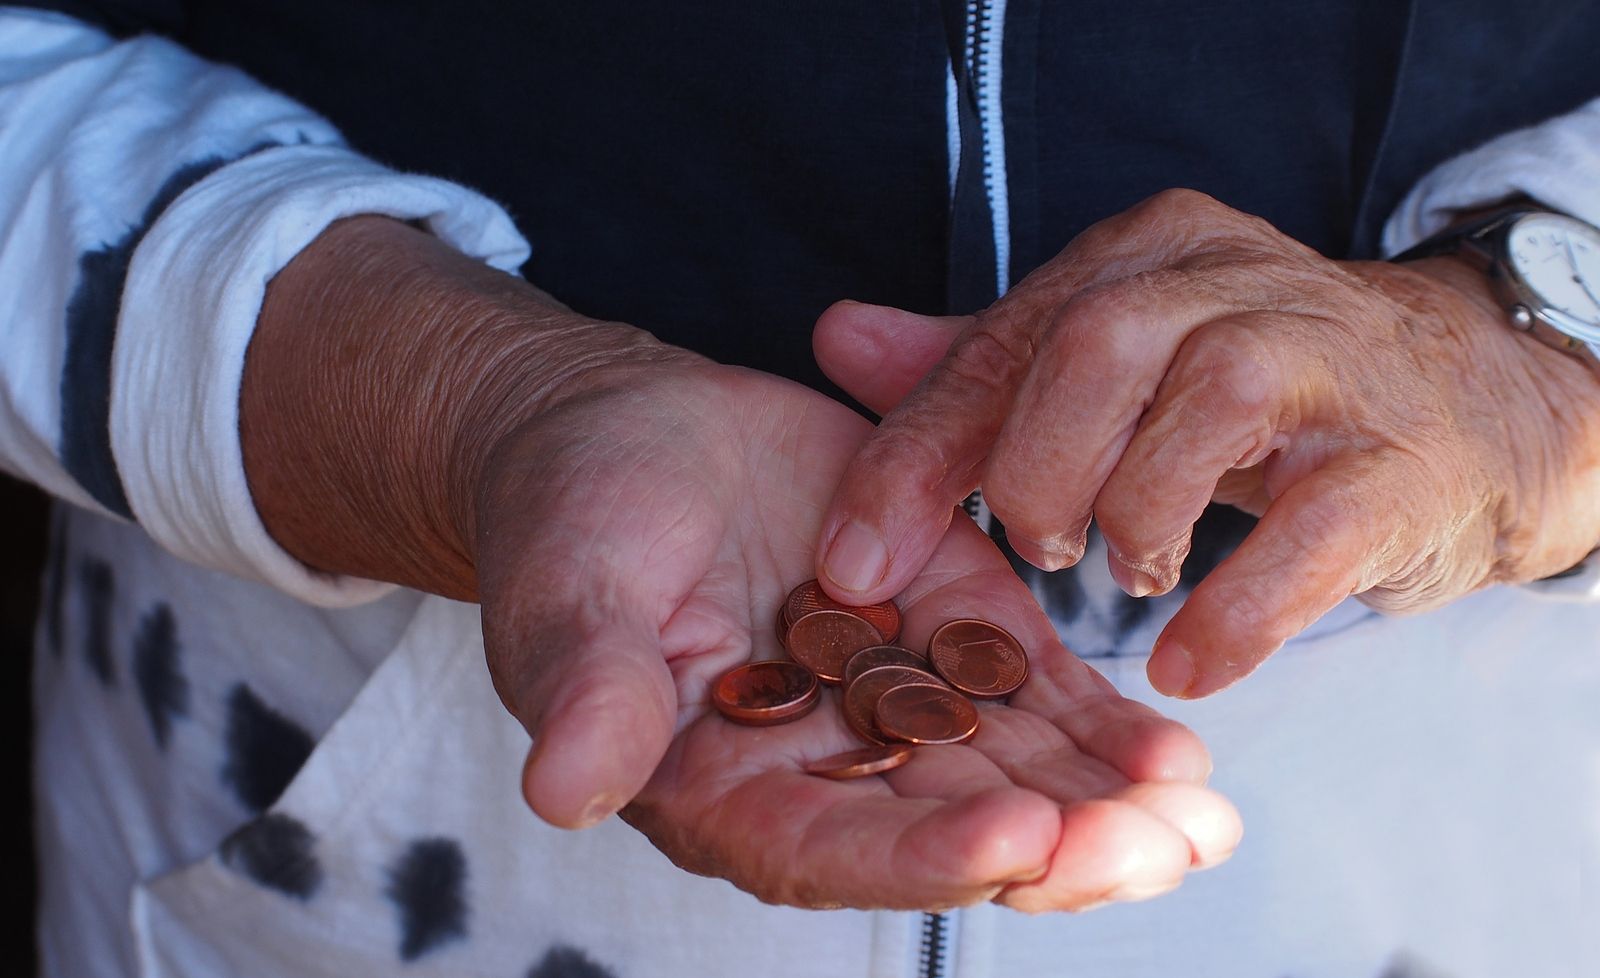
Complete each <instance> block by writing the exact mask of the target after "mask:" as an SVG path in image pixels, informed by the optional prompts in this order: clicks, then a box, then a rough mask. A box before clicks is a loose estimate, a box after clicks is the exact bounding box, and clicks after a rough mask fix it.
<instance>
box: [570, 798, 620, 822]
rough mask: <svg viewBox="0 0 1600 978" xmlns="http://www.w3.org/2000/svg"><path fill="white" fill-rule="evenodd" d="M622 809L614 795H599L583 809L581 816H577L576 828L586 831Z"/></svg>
mask: <svg viewBox="0 0 1600 978" xmlns="http://www.w3.org/2000/svg"><path fill="white" fill-rule="evenodd" d="M621 807H622V803H621V802H619V801H618V800H617V797H616V796H615V795H612V794H609V793H601V794H598V795H595V796H594V798H592V799H590V801H589V804H587V805H585V806H584V808H583V814H581V815H579V816H578V822H577V825H576V828H580V829H586V828H589V827H590V826H593V825H598V824H600V823H601V822H604V821H605V820H606V819H608V818H610V817H611V816H612V815H613V814H615V812H616V810H617V809H619V808H621Z"/></svg>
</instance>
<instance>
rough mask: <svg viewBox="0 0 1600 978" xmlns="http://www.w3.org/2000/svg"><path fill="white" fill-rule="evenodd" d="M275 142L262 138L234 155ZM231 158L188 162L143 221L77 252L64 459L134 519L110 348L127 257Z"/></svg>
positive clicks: (98, 494)
mask: <svg viewBox="0 0 1600 978" xmlns="http://www.w3.org/2000/svg"><path fill="white" fill-rule="evenodd" d="M275 145H277V144H276V143H274V142H264V143H260V144H258V145H256V146H253V147H251V148H250V149H249V150H248V151H246V152H245V153H243V154H241V155H240V156H239V157H235V159H242V158H243V157H244V156H249V155H251V154H252V153H257V152H260V151H261V150H264V149H269V148H271V147H273V146H275ZM229 162H231V160H230V159H227V158H224V157H220V156H213V157H208V158H206V159H203V160H197V161H195V162H193V163H190V164H188V165H186V166H184V167H181V168H180V169H178V170H177V171H176V172H174V173H173V174H172V176H170V177H168V178H167V180H166V182H165V183H163V184H162V185H161V187H160V189H158V190H157V191H156V194H155V197H154V198H153V199H152V200H151V201H150V204H149V206H147V207H146V208H145V211H144V214H143V216H141V217H140V219H139V221H138V223H137V224H135V225H134V226H133V227H130V228H129V229H128V230H127V232H126V233H124V234H123V236H122V237H121V238H118V239H117V240H116V241H113V242H110V243H108V244H104V245H101V246H100V247H98V248H95V249H92V250H90V251H86V252H84V253H83V254H82V255H81V256H79V258H78V287H77V288H76V289H75V290H74V291H73V293H72V298H71V299H70V300H68V302H67V321H66V337H67V345H66V352H65V355H64V357H63V361H62V368H61V444H60V448H61V464H62V465H63V466H64V467H65V468H66V470H67V471H68V472H69V473H71V475H72V477H73V478H74V479H76V480H77V482H78V484H79V485H80V486H82V487H83V488H84V490H85V491H86V492H88V493H89V495H91V496H93V497H94V498H95V501H97V502H98V503H100V505H102V506H104V507H105V508H107V509H109V510H111V511H112V512H113V513H117V514H118V515H120V516H125V517H128V518H130V519H131V518H132V517H133V510H132V509H130V508H129V506H128V496H127V493H126V492H125V491H124V490H123V487H122V477H121V475H120V474H119V473H118V471H117V463H116V459H115V458H114V457H113V456H112V454H111V348H112V342H113V340H114V339H115V337H116V331H117V311H118V310H119V309H120V308H121V307H122V290H123V287H124V286H125V285H126V284H127V281H128V264H129V263H130V262H131V261H132V260H133V252H134V249H136V248H138V246H139V242H141V241H143V240H144V237H145V235H146V234H148V233H149V231H150V227H151V225H153V224H155V222H156V219H157V218H159V217H160V216H161V215H162V213H164V212H165V211H166V209H167V208H168V207H170V206H171V205H172V202H173V201H175V200H177V199H178V197H179V196H181V195H182V194H183V192H184V191H185V190H188V189H189V188H190V187H192V186H194V185H195V184H197V183H199V182H200V181H201V180H203V179H205V178H206V177H208V176H210V175H211V174H212V173H214V172H216V171H217V170H218V169H221V168H222V167H223V166H224V165H225V164H227V163H229Z"/></svg>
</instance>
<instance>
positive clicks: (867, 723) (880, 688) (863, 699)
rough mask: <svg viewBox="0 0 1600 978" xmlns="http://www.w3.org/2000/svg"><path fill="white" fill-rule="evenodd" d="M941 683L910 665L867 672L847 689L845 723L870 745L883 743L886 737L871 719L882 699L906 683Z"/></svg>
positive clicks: (879, 667)
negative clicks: (885, 694) (879, 700)
mask: <svg viewBox="0 0 1600 978" xmlns="http://www.w3.org/2000/svg"><path fill="white" fill-rule="evenodd" d="M938 682H939V680H938V679H937V678H935V677H934V676H932V675H931V674H929V673H926V672H924V671H922V670H921V669H914V668H912V667H910V666H878V667H877V668H875V669H868V670H866V671H865V672H863V673H861V675H859V676H857V677H856V678H855V680H854V681H853V682H852V683H850V685H849V686H847V687H846V688H845V691H844V722H845V723H846V724H848V725H849V727H850V729H851V730H852V731H854V732H855V735H856V736H857V737H860V738H861V739H862V740H865V741H866V742H867V743H869V744H881V743H883V741H884V736H883V734H882V733H881V732H880V731H879V730H878V725H877V723H875V722H874V721H873V719H872V717H873V711H874V710H876V709H877V707H878V699H879V697H881V696H883V694H884V693H887V692H888V691H889V690H891V689H894V688H895V687H896V686H904V685H905V684H907V683H934V684H936V683H938Z"/></svg>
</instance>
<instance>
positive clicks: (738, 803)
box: [241, 218, 1240, 910]
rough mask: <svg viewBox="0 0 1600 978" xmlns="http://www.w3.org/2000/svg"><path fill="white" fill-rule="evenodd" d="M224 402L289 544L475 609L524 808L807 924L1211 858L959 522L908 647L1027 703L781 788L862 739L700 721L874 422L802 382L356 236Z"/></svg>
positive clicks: (758, 636) (828, 719) (420, 251)
mask: <svg viewBox="0 0 1600 978" xmlns="http://www.w3.org/2000/svg"><path fill="white" fill-rule="evenodd" d="M241 416H242V429H243V436H244V446H245V461H246V468H247V471H248V473H249V477H250V483H251V488H252V492H253V493H254V496H255V499H256V503H257V506H258V508H259V509H260V511H261V513H262V516H263V518H264V520H265V521H266V524H267V526H268V528H269V529H270V530H271V531H272V532H273V534H274V535H275V536H276V537H277V538H278V539H279V540H280V541H281V542H282V543H283V544H284V545H285V546H286V547H287V548H288V549H289V550H290V552H292V553H294V554H296V555H297V556H299V557H300V558H301V559H303V560H305V561H306V562H307V563H309V564H311V565H312V566H315V567H319V568H323V569H326V570H332V571H341V572H346V573H354V574H360V575H364V576H367V577H375V578H381V579H386V580H393V581H398V582H401V583H405V584H408V585H411V586H414V587H419V588H424V589H426V590H430V591H434V592H437V593H441V594H446V595H450V596H453V597H457V598H461V599H465V600H479V599H481V602H482V606H483V632H484V642H485V646H486V649H487V653H488V664H489V669H490V672H491V674H492V675H493V678H494V681H495V685H496V688H497V689H498V690H499V692H500V695H501V698H502V700H503V701H504V702H505V705H506V707H507V708H508V709H509V710H510V711H511V712H512V713H513V714H514V715H515V716H516V717H517V718H518V719H519V720H521V721H522V723H523V724H524V726H525V727H526V728H527V730H528V732H529V733H530V734H532V736H533V738H534V747H533V750H532V753H531V754H530V756H529V759H528V763H527V766H526V768H525V770H524V771H523V772H522V789H523V792H524V794H525V796H526V798H527V800H528V803H529V804H530V805H531V806H532V807H533V809H534V810H535V811H537V812H538V813H539V814H540V815H542V816H544V817H545V818H546V819H548V820H550V821H551V822H553V823H555V824H557V825H563V826H582V825H587V824H591V823H593V822H595V821H597V820H599V819H600V818H603V817H605V816H607V815H610V814H611V813H612V812H615V811H617V810H618V809H621V810H622V813H623V817H624V818H626V819H628V820H629V821H630V822H632V824H634V825H635V826H636V827H638V828H639V829H640V830H641V831H643V832H644V833H645V834H646V835H647V836H648V837H649V838H650V839H651V840H652V841H653V842H654V843H655V844H656V845H657V846H658V847H660V848H661V850H662V851H663V852H665V853H666V854H667V855H668V856H669V857H671V858H672V859H673V860H674V861H676V862H677V863H678V864H679V865H682V866H684V867H685V868H687V869H690V870H693V871H695V872H699V873H705V874H710V875H715V876H720V877H723V878H725V879H728V880H730V881H732V882H733V883H735V884H736V885H738V886H740V887H742V888H744V889H746V890H748V891H750V892H752V893H754V894H756V895H757V896H759V897H761V898H763V899H765V900H770V901H776V902H783V903H792V904H799V905H803V906H838V905H849V906H856V907H908V908H909V907H921V908H927V907H944V906H950V905H954V904H962V903H970V902H972V901H976V900H985V899H995V900H999V901H1001V902H1004V903H1007V904H1009V905H1012V906H1016V907H1021V908H1024V909H1035V910H1044V909H1056V908H1081V907H1085V906H1087V905H1090V904H1093V903H1096V902H1100V901H1104V900H1118V899H1138V898H1142V897H1148V896H1152V895H1154V894H1156V893H1159V892H1163V891H1165V890H1167V889H1170V888H1171V887H1173V886H1175V885H1177V883H1178V882H1179V881H1180V880H1181V878H1182V877H1183V875H1184V874H1185V873H1186V872H1187V871H1188V870H1189V869H1190V868H1193V867H1200V866H1206V865H1210V864H1212V863H1215V862H1218V861H1220V860H1222V859H1224V858H1226V857H1227V855H1228V853H1230V852H1231V851H1232V849H1233V847H1234V845H1235V844H1236V843H1237V841H1238V838H1239V831H1240V829H1239V823H1238V816H1237V814H1236V813H1235V812H1234V810H1233V808H1232V807H1231V806H1230V805H1229V804H1228V803H1227V801H1225V800H1224V799H1223V798H1222V797H1221V796H1219V795H1217V794H1216V793H1214V792H1212V791H1210V790H1208V789H1206V788H1204V787H1201V783H1202V782H1203V781H1204V780H1205V777H1206V774H1207V773H1208V771H1209V768H1210V762H1209V760H1208V759H1207V756H1206V752H1205V748H1204V747H1203V746H1202V745H1201V744H1200V742H1199V740H1198V739H1197V738H1196V737H1195V736H1194V734H1192V733H1191V732H1189V731H1188V730H1187V729H1185V728H1183V727H1182V726H1180V725H1179V724H1177V723H1175V722H1173V721H1170V720H1166V719H1164V718H1162V717H1160V716H1159V715H1158V714H1156V713H1155V712H1154V711H1152V710H1150V709H1149V708H1147V707H1144V706H1141V705H1139V704H1137V703H1134V702H1131V701H1129V700H1126V699H1123V698H1122V697H1121V696H1118V695H1117V694H1116V692H1115V691H1114V690H1113V689H1111V688H1110V686H1109V684H1107V683H1105V682H1104V681H1103V680H1102V679H1101V678H1100V677H1099V676H1098V675H1097V674H1095V673H1094V672H1093V671H1092V670H1091V669H1089V668H1088V667H1087V666H1085V665H1083V664H1082V663H1081V662H1079V661H1078V660H1077V659H1076V658H1075V657H1073V656H1072V655H1071V654H1069V653H1068V652H1067V651H1066V649H1064V648H1063V647H1062V646H1061V644H1060V642H1059V641H1058V640H1057V639H1056V637H1055V635H1054V632H1053V631H1052V629H1051V627H1050V624H1049V622H1048V621H1046V620H1045V618H1044V615H1043V614H1042V612H1040V610H1039V609H1038V607H1037V605H1035V604H1034V603H1033V601H1032V598H1031V596H1030V595H1029V593H1028V591H1027V589H1026V588H1025V587H1024V586H1023V585H1022V583H1021V582H1020V581H1019V580H1017V578H1016V576H1015V574H1013V573H1012V571H1011V568H1010V566H1009V565H1008V564H1007V563H1006V561H1005V559H1004V558H1003V556H1002V555H1001V554H1000V553H999V551H997V550H996V549H995V548H994V546H993V545H992V544H991V543H990V542H989V541H988V539H987V538H986V537H985V536H984V535H983V533H982V532H980V531H979V530H978V528H977V527H976V526H975V525H973V524H972V522H971V521H970V520H966V519H965V518H963V519H962V520H960V521H957V522H956V523H954V524H953V525H952V524H950V521H949V520H948V519H944V520H941V528H940V529H939V530H938V531H937V533H936V534H935V536H936V537H937V538H938V539H936V540H934V541H933V542H932V543H931V544H930V546H929V550H928V554H926V555H925V556H927V557H928V559H927V560H926V561H925V562H924V563H923V566H922V567H921V568H920V569H919V570H918V571H917V572H916V573H912V574H908V575H906V576H905V579H904V581H903V582H902V583H903V587H901V588H897V589H896V590H897V592H899V591H903V592H904V594H903V596H902V598H901V601H902V608H903V610H904V621H905V626H904V627H905V634H906V636H907V641H909V642H912V643H920V642H925V641H926V640H927V638H928V635H929V634H930V632H931V631H932V630H933V628H935V627H936V626H937V625H938V624H940V623H942V622H943V621H944V620H947V619H949V618H954V617H959V616H963V615H972V614H979V615H982V616H983V617H985V618H989V619H992V620H994V621H996V622H999V623H1001V624H1003V625H1004V626H1005V627H1007V628H1008V629H1011V630H1012V631H1013V632H1014V633H1015V634H1016V635H1017V636H1018V637H1019V638H1020V639H1021V640H1022V641H1023V642H1024V643H1025V644H1026V645H1027V646H1028V648H1029V651H1030V653H1031V654H1032V659H1033V674H1032V677H1031V678H1030V680H1029V682H1028V685H1027V686H1026V687H1025V688H1024V689H1023V690H1022V691H1020V692H1019V693H1017V694H1016V695H1015V696H1014V697H1013V698H1012V700H1011V702H1010V704H1009V705H1007V706H993V707H985V708H984V710H983V714H982V728H981V731H980V733H979V735H978V737H977V738H976V739H975V740H974V741H973V742H971V743H970V744H968V745H964V746H954V747H942V748H932V749H925V750H920V751H919V755H918V756H917V757H916V758H914V759H913V760H912V761H911V762H910V763H909V764H907V765H906V766H904V767H902V768H900V769H897V770H895V771H892V772H889V773H888V774H887V775H884V776H875V777H867V778H862V779H859V780H856V781H850V782H835V781H828V780H824V779H822V778H818V777H814V776H808V775H806V774H805V773H803V771H802V768H803V765H804V764H805V763H806V762H807V761H808V760H812V759H815V758H818V757H821V756H824V755H827V754H831V753H834V752H837V751H840V750H843V749H847V748H850V747H853V746H857V743H856V742H855V741H854V739H853V736H852V735H851V734H850V733H849V732H848V730H847V728H846V727H845V725H844V723H843V721H842V719H841V717H840V714H839V709H838V706H837V703H836V702H835V701H834V697H833V694H829V695H828V696H827V698H826V701H825V702H824V704H823V706H822V707H821V708H819V709H817V710H816V711H815V712H813V713H811V714H810V715H809V716H807V717H805V718H804V719H802V720H800V721H798V722H794V723H790V724H787V725H783V726H776V727H764V728H755V727H743V726H738V725H736V724H733V723H730V722H728V721H726V720H724V719H723V718H722V717H721V716H720V715H718V714H717V713H716V712H715V711H713V710H711V709H710V707H709V703H708V690H709V688H710V685H711V684H712V683H713V682H714V681H715V680H716V678H717V677H718V676H719V675H720V674H721V673H722V672H723V671H725V670H727V669H728V668H730V667H732V666H735V665H738V664H740V663H743V662H745V661H746V660H748V659H749V658H751V656H752V653H754V654H756V655H761V656H765V657H771V656H773V655H776V654H778V649H777V642H776V638H775V636H774V635H773V625H772V623H773V620H774V618H775V614H774V613H775V611H776V608H777V606H778V604H779V603H780V602H781V601H782V600H783V599H784V598H785V596H786V594H787V592H788V590H789V589H790V588H791V587H792V586H794V585H795V584H797V583H799V582H800V581H803V580H805V579H806V578H808V577H809V576H810V574H811V568H812V564H813V559H814V555H813V553H812V547H813V542H814V541H815V539H816V534H817V531H818V529H819V528H820V526H821V520H822V514H823V507H824V506H825V505H826V503H827V500H828V498H829V496H830V494H831V493H832V490H833V487H834V485H835V484H836V482H837V480H838V478H839V475H840V473H842V472H843V471H844V467H845V465H846V464H847V463H848V462H849V460H850V458H851V457H852V455H853V454H854V453H855V450H856V448H857V447H858V446H859V445H860V443H861V441H862V440H863V439H864V438H865V437H866V435H867V434H868V432H869V431H870V425H868V424H867V422H865V421H864V420H863V419H861V418H860V417H858V416H857V415H856V414H855V413H854V412H852V411H850V410H848V409H846V408H845V407H843V406H842V405H840V404H838V403H836V402H834V401H831V400H829V399H828V398H826V397H823V396H822V395H820V394H817V393H815V392H813V391H810V390H807V389H805V388H802V387H800V386H798V385H795V384H792V383H789V382H787V381H783V380H780V379H778V378H776V377H772V376H769V375H765V374H759V373H755V372H752V371H747V370H738V369H734V368H730V367H724V366H720V365H718V364H714V363H710V362H708V361H706V360H704V359H703V358H700V357H697V356H695V355H693V354H690V353H688V352H686V351H683V350H679V349H674V348H672V347H668V346H665V345H664V344H661V343H659V342H657V341H655V340H654V339H653V338H651V337H650V336H648V335H647V334H644V333H642V332H640V331H638V330H635V329H631V328H628V327H625V326H620V325H617V324H607V323H599V322H595V321H593V320H589V319H586V318H584V317H582V316H578V315H576V314H574V313H572V312H570V311H569V310H566V309H564V308H562V307H561V306H559V305H558V304H556V303H555V302H553V301H552V300H550V298H549V297H548V296H544V295H543V294H542V293H539V292H538V291H537V290H535V289H533V288H532V287H530V286H528V285H527V284H526V283H524V282H522V281H520V280H518V279H515V278H512V277H510V276H507V275H501V274H499V273H497V272H494V271H492V270H489V269H487V268H485V267H483V266H480V265H477V264H476V263H474V262H471V261H468V260H467V259H465V258H463V257H462V256H460V255H458V254H456V253H455V252H453V251H451V250H450V249H449V248H448V247H446V246H444V245H443V244H441V243H439V242H438V241H436V240H435V239H433V238H431V237H429V236H427V235H426V234H423V233H421V232H418V231H415V230H412V229H411V228H408V227H405V226H404V225H400V224H397V223H395V222H391V221H386V220H383V219H378V218H361V219H355V220H351V221H347V222H343V223H341V224H338V225H335V226H334V227H332V228H330V229H329V230H328V231H326V232H324V233H323V235H322V236H321V237H320V238H319V239H318V240H317V242H316V243H314V244H313V245H312V246H311V247H310V248H308V249H307V250H306V252H305V253H303V254H302V255H301V256H300V257H299V258H297V259H296V260H295V261H294V262H293V263H292V264H291V265H290V266H289V267H288V268H287V269H286V270H285V271H284V272H283V273H282V275H280V276H279V278H278V279H277V280H275V281H274V282H273V283H272V286H271V288H270V289H269V291H268V296H267V302H266V305H265V308H264V309H263V311H262V316H261V323H260V326H259V328H258V331H257V333H256V336H255V338H254V340H253V342H252V345H251V349H250V357H249V363H248V365H247V368H246V377H245V387H244V391H243V394H242V403H241ZM472 762H473V759H472V758H463V759H462V763H472ZM515 776H516V772H508V777H515ZM624 806H626V807H624ZM529 885H530V886H549V885H552V883H551V881H549V880H543V881H538V880H530V881H529ZM556 885H559V884H558V883H557V884H556Z"/></svg>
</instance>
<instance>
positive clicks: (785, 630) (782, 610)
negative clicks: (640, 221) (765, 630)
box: [777, 604, 789, 649]
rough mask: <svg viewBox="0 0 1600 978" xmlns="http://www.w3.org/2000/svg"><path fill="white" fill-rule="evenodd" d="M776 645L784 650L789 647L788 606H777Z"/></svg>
mask: <svg viewBox="0 0 1600 978" xmlns="http://www.w3.org/2000/svg"><path fill="white" fill-rule="evenodd" d="M777 628H778V644H779V645H781V646H783V647H784V648H785V649H787V648H788V647H789V606H788V605H786V604H780V605H778V625H777Z"/></svg>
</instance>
